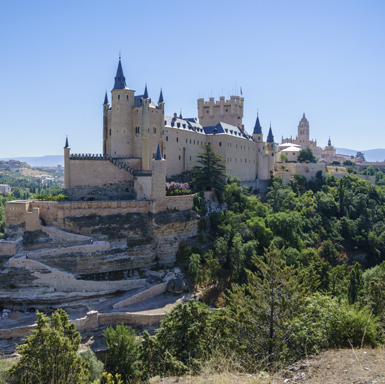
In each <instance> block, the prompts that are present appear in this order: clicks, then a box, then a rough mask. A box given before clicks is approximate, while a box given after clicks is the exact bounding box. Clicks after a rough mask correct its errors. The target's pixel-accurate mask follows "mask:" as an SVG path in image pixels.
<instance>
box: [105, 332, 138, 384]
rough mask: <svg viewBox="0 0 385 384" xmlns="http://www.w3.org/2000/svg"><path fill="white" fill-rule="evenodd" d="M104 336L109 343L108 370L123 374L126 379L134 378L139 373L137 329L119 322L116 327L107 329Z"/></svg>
mask: <svg viewBox="0 0 385 384" xmlns="http://www.w3.org/2000/svg"><path fill="white" fill-rule="evenodd" d="M103 336H104V338H105V339H106V344H107V369H108V371H109V372H112V373H114V374H117V373H118V374H120V375H122V377H123V379H124V380H126V381H129V380H133V379H134V378H135V377H136V376H137V375H138V370H137V367H136V361H137V359H138V343H137V342H136V340H135V331H134V330H133V329H132V328H129V327H126V326H125V325H123V324H117V326H116V329H114V328H112V327H108V328H107V329H105V330H104V332H103Z"/></svg>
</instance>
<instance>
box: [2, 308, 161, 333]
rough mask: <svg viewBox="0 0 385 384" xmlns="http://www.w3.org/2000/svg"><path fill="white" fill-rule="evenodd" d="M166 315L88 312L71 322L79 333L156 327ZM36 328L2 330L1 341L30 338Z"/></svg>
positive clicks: (33, 326) (30, 326)
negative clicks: (110, 327) (133, 326)
mask: <svg viewBox="0 0 385 384" xmlns="http://www.w3.org/2000/svg"><path fill="white" fill-rule="evenodd" d="M165 315H166V314H165V313H160V314H156V315H151V314H143V313H130V312H116V313H98V312H97V311H90V312H87V316H85V317H82V318H80V319H76V320H71V323H74V324H75V325H76V328H77V330H78V331H92V330H94V329H97V328H99V327H100V326H106V325H107V326H108V325H116V324H141V325H147V326H148V325H154V324H156V323H158V322H159V321H162V320H163V318H164V316H165ZM0 326H1V323H0ZM35 328H36V324H33V325H27V326H25V327H16V328H8V329H0V339H11V338H16V337H25V336H29V335H30V334H31V333H32V331H33V329H35Z"/></svg>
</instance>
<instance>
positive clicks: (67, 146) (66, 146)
mask: <svg viewBox="0 0 385 384" xmlns="http://www.w3.org/2000/svg"><path fill="white" fill-rule="evenodd" d="M65 148H69V145H68V136H66V145H65V147H64V149H65Z"/></svg>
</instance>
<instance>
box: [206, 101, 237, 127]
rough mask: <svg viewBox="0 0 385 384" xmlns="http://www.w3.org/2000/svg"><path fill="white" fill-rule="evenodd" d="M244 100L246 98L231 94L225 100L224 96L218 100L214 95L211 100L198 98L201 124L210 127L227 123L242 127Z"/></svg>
mask: <svg viewBox="0 0 385 384" xmlns="http://www.w3.org/2000/svg"><path fill="white" fill-rule="evenodd" d="M243 102H244V98H243V97H239V96H230V100H225V98H224V97H223V96H222V97H220V99H219V101H216V102H215V100H214V97H210V98H209V101H204V99H203V98H200V99H198V118H199V124H201V125H202V126H203V127H209V126H214V125H217V124H218V123H227V124H230V125H235V126H237V127H239V128H241V127H242V118H243Z"/></svg>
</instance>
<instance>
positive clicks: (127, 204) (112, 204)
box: [58, 200, 153, 220]
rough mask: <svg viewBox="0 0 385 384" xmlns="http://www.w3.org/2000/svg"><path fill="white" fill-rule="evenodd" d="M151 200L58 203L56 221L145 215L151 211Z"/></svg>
mask: <svg viewBox="0 0 385 384" xmlns="http://www.w3.org/2000/svg"><path fill="white" fill-rule="evenodd" d="M152 206H153V201H152V200H139V201H136V200H130V201H88V202H85V203H83V202H70V203H66V202H60V203H59V205H58V219H59V220H62V219H63V218H65V217H71V216H84V215H93V214H97V215H103V216H106V215H114V214H117V213H119V214H125V213H137V212H139V213H147V212H151V211H152Z"/></svg>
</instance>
